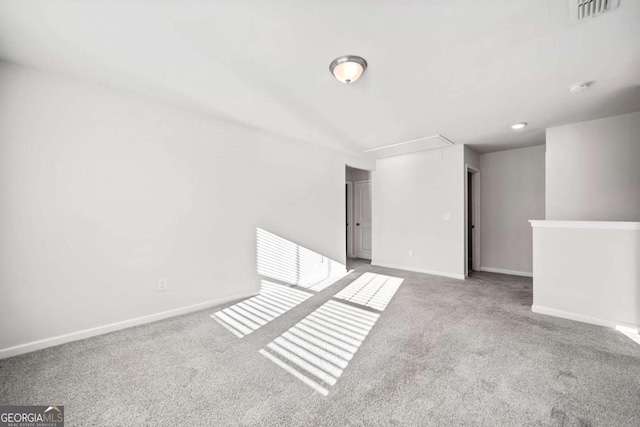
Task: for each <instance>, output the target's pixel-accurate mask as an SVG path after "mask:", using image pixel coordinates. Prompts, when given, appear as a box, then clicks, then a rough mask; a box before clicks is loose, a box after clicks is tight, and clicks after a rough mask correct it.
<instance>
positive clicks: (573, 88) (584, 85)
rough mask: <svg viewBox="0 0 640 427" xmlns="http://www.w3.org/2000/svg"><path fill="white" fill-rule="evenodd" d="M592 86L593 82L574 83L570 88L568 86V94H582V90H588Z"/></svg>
mask: <svg viewBox="0 0 640 427" xmlns="http://www.w3.org/2000/svg"><path fill="white" fill-rule="evenodd" d="M592 84H593V82H582V83H574V84H572V85H571V86H569V92H571V93H578V92H582V91H583V90H587V89H589V86H591V85H592Z"/></svg>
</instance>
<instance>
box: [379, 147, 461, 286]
mask: <svg viewBox="0 0 640 427" xmlns="http://www.w3.org/2000/svg"><path fill="white" fill-rule="evenodd" d="M372 175H373V264H376V265H385V266H391V267H398V268H404V269H407V270H416V271H424V272H432V273H435V274H442V275H448V276H453V277H457V278H464V215H465V213H464V176H465V172H464V146H463V145H454V146H450V147H446V148H442V149H434V150H428V151H422V152H419V153H413V154H407V155H402V156H397V157H390V158H387V159H381V160H378V161H377V162H376V171H375V172H374V173H373V174H372ZM444 213H450V214H451V220H444V219H443V214H444ZM410 250H413V251H414V254H413V256H410V255H409V251H410Z"/></svg>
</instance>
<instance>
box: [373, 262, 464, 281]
mask: <svg viewBox="0 0 640 427" xmlns="http://www.w3.org/2000/svg"><path fill="white" fill-rule="evenodd" d="M371 265H372V266H374V267H385V268H395V269H396V270H405V271H413V272H415V273H424V274H432V275H434V276H442V277H450V278H452V279H459V280H464V279H465V277H464V274H455V273H445V272H442V271H434V270H425V269H423V268H414V267H406V266H404V265H395V264H380V263H377V262H376V263H374V262H372V263H371Z"/></svg>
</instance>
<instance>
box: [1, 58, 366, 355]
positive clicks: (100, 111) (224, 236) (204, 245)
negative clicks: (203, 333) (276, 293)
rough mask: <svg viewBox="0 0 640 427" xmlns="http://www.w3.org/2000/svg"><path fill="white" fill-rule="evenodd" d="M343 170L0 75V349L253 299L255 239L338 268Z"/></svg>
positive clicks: (236, 136) (292, 151) (161, 108)
mask: <svg viewBox="0 0 640 427" xmlns="http://www.w3.org/2000/svg"><path fill="white" fill-rule="evenodd" d="M346 163H349V164H352V165H359V166H360V167H363V168H371V169H372V168H373V166H374V165H373V163H372V162H369V161H365V160H363V159H362V158H360V157H357V156H349V155H346V154H344V153H340V152H337V151H330V150H328V149H326V148H321V147H317V146H312V145H309V144H303V143H299V142H298V141H292V140H287V139H283V138H279V137H274V136H270V135H268V134H266V133H264V132H260V131H257V130H251V129H248V128H245V127H241V126H238V125H234V124H230V123H227V122H222V121H218V120H214V119H212V118H210V117H207V116H204V115H199V114H194V113H191V112H188V111H185V110H179V109H174V108H173V107H170V106H165V105H160V104H155V103H151V102H147V101H146V100H142V99H138V98H133V97H130V96H128V95H126V94H122V93H119V92H113V91H111V90H110V89H107V88H101V87H96V86H90V85H87V84H84V83H79V82H75V81H71V80H67V79H65V78H61V77H58V76H54V75H52V74H47V73H42V72H37V71H34V70H31V69H27V68H22V67H18V66H14V65H9V64H7V63H0V213H1V214H0V295H1V297H0V352H1V350H2V349H7V348H9V347H12V346H20V345H23V344H25V343H29V342H33V341H36V340H43V339H45V340H46V339H49V338H52V337H56V336H60V335H63V334H70V333H75V332H77V331H80V330H85V329H90V328H96V327H101V326H103V325H107V324H112V323H114V322H121V321H126V320H128V319H132V318H136V317H139V316H146V315H151V314H154V313H159V312H163V311H166V310H172V309H176V308H179V307H185V306H190V305H193V304H199V303H203V302H208V301H218V300H220V299H223V298H232V297H234V296H240V295H243V294H246V293H249V292H254V291H256V290H257V289H258V280H257V276H256V254H255V251H256V246H255V241H256V227H262V228H264V229H265V230H268V231H270V232H272V233H275V234H278V235H280V236H282V237H285V238H288V239H290V240H292V241H294V242H296V243H299V244H301V245H303V246H305V247H308V248H309V249H312V250H314V251H316V252H319V253H322V254H324V255H326V256H328V257H330V258H333V259H335V260H338V261H340V262H344V261H345V223H344V211H345V204H344V203H345V201H344V170H345V169H344V168H345V164H346ZM238 171H242V173H238ZM294 177H295V179H294ZM159 278H164V279H167V280H168V290H167V291H165V292H157V291H156V287H157V285H156V280H157V279H159Z"/></svg>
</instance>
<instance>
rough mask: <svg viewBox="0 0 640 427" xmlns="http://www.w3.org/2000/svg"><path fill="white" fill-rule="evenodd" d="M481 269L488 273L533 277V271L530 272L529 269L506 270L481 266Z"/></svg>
mask: <svg viewBox="0 0 640 427" xmlns="http://www.w3.org/2000/svg"><path fill="white" fill-rule="evenodd" d="M480 271H486V272H488V273H500V274H510V275H512V276H524V277H533V273H530V272H528V271H516V270H504V269H502V268H493V267H480Z"/></svg>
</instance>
